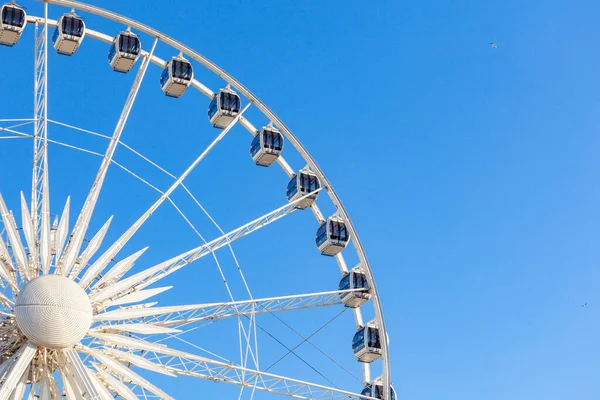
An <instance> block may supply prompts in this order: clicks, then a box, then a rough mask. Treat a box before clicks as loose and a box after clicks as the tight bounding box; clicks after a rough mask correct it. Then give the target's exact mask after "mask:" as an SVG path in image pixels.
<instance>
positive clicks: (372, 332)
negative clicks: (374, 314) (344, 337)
mask: <svg viewBox="0 0 600 400" xmlns="http://www.w3.org/2000/svg"><path fill="white" fill-rule="evenodd" d="M352 351H353V352H354V355H355V356H356V358H358V361H360V362H363V363H372V362H373V361H375V360H377V359H378V358H379V357H381V335H380V332H379V328H378V327H377V325H376V324H375V323H374V322H369V323H367V324H366V325H364V326H362V327H360V329H359V330H358V331H357V332H356V333H355V334H354V338H353V339H352Z"/></svg>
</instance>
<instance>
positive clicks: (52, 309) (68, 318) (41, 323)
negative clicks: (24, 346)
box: [15, 275, 92, 349]
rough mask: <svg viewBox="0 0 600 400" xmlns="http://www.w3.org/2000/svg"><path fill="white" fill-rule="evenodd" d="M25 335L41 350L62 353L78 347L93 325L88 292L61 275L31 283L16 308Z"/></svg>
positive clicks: (46, 277) (42, 278)
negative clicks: (47, 348)
mask: <svg viewBox="0 0 600 400" xmlns="http://www.w3.org/2000/svg"><path fill="white" fill-rule="evenodd" d="M15 319H16V321H17V325H18V327H19V329H20V330H21V332H22V333H23V335H25V336H26V337H27V338H28V339H29V340H31V341H32V342H33V343H35V344H36V345H38V346H44V347H49V348H51V349H63V348H65V347H71V346H73V345H75V344H76V343H78V342H79V341H80V340H81V339H83V337H84V336H85V335H86V333H87V332H88V330H89V329H90V326H91V324H92V305H91V303H90V299H89V297H88V295H87V294H86V293H85V290H83V288H81V286H79V285H78V284H77V283H75V282H74V281H72V280H71V279H69V278H66V277H64V276H62V275H44V276H40V277H39V278H36V279H34V280H32V281H31V282H28V283H27V284H26V285H25V286H24V287H23V289H22V290H21V292H20V293H19V295H18V296H17V302H16V304H15Z"/></svg>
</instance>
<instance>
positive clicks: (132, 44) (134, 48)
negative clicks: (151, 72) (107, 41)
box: [108, 31, 142, 73]
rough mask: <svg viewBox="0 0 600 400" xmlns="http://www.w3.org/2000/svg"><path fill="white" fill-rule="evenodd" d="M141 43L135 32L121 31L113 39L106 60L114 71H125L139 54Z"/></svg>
mask: <svg viewBox="0 0 600 400" xmlns="http://www.w3.org/2000/svg"><path fill="white" fill-rule="evenodd" d="M141 51H142V44H141V42H140V39H139V38H138V36H137V35H136V34H135V33H132V32H130V31H123V32H121V33H119V34H118V35H117V36H116V37H115V39H114V40H113V44H112V46H110V50H109V52H108V62H109V64H110V66H111V67H112V68H113V70H114V71H116V72H121V73H127V72H129V71H131V68H133V65H134V64H135V62H136V61H137V59H138V58H139V56H140V52H141Z"/></svg>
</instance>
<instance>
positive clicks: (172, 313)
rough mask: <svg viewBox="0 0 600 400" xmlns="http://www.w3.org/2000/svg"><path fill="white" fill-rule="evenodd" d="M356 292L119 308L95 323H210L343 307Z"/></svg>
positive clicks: (96, 317)
mask: <svg viewBox="0 0 600 400" xmlns="http://www.w3.org/2000/svg"><path fill="white" fill-rule="evenodd" d="M356 291H360V290H357V289H350V290H336V291H330V292H321V293H310V294H301V295H296V296H281V297H271V298H266V299H253V300H245V301H235V302H224V303H211V304H195V305H194V304H192V305H183V306H166V307H153V308H133V309H117V310H114V311H108V312H105V313H101V314H96V316H95V317H94V321H98V322H100V321H101V322H119V323H120V324H136V323H141V322H142V321H143V322H144V323H147V324H154V325H158V326H181V325H186V326H188V325H189V324H192V323H198V322H203V321H207V320H210V321H212V320H217V319H223V318H231V317H239V316H244V315H246V316H248V315H255V314H264V313H275V312H283V311H292V310H300V309H305V308H317V307H327V306H336V305H339V304H342V300H341V298H342V297H343V295H344V294H346V293H348V292H356ZM112 327H118V325H103V328H105V329H110V328H112Z"/></svg>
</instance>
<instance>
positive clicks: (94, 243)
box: [69, 215, 113, 278]
mask: <svg viewBox="0 0 600 400" xmlns="http://www.w3.org/2000/svg"><path fill="white" fill-rule="evenodd" d="M112 219H113V216H112V215H111V216H110V218H109V219H108V221H106V223H105V224H104V225H103V226H102V228H100V230H99V231H98V233H96V235H94V237H93V238H92V239H91V240H90V242H89V244H88V246H87V247H86V248H85V250H84V251H83V252H82V253H81V255H80V256H79V257H77V259H76V260H75V265H74V266H73V268H72V269H71V273H70V274H69V277H71V278H73V277H74V276H77V273H78V272H79V271H80V270H81V269H82V268H85V266H86V265H87V263H88V261H90V259H91V258H92V256H93V255H94V254H95V253H96V251H98V249H99V248H100V246H101V245H102V241H103V240H104V236H106V232H107V231H108V228H109V227H110V223H111V222H112Z"/></svg>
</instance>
